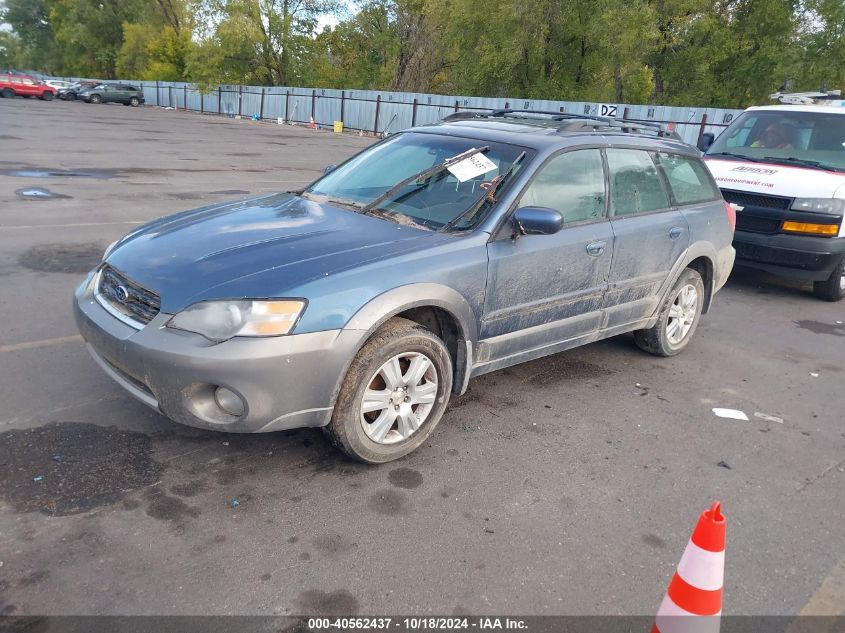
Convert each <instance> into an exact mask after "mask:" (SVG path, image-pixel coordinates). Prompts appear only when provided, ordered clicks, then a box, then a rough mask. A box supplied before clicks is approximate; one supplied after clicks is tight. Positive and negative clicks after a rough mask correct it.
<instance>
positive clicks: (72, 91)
mask: <svg viewBox="0 0 845 633" xmlns="http://www.w3.org/2000/svg"><path fill="white" fill-rule="evenodd" d="M99 83H100V82H99V81H91V80H84V81H77V82H74V83H72V84H71V85H70V86H69V87H68V89H67V90H66V91H65V92H64V93H60V94H59V95H58V97H59V98H60V99H64V100H65V101H75V100H76V96H77V95H78V94H79V93H80V92H81V91H82V90H86V89H88V88H92V87H94V86H96V85H97V84H99Z"/></svg>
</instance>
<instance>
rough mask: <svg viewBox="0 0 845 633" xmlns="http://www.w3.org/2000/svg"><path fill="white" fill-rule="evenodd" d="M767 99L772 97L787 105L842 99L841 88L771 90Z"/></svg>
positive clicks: (821, 102) (817, 103) (822, 102)
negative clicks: (795, 90)
mask: <svg viewBox="0 0 845 633" xmlns="http://www.w3.org/2000/svg"><path fill="white" fill-rule="evenodd" d="M769 99H774V100H775V101H778V102H780V103H784V104H787V105H820V104H821V105H823V104H825V103H827V102H830V101H834V100H837V101H838V100H841V99H842V91H841V90H825V89H822V90H819V91H818V92H780V91H778V92H773V93H772V94H770V95H769Z"/></svg>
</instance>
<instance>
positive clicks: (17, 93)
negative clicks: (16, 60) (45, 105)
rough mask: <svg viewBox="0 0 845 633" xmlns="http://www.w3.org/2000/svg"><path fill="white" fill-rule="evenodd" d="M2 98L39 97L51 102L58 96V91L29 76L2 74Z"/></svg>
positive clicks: (0, 91) (0, 93) (0, 79)
mask: <svg viewBox="0 0 845 633" xmlns="http://www.w3.org/2000/svg"><path fill="white" fill-rule="evenodd" d="M0 96H2V97H4V98H7V99H10V98H12V97H38V98H39V99H43V100H44V101H50V100H52V99H53V97H55V96H56V89H55V88H53V87H52V86H48V85H47V84H45V83H43V82H41V81H40V80H38V79H36V78H35V77H31V76H29V75H21V74H18V73H2V74H0Z"/></svg>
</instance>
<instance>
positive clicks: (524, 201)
mask: <svg viewBox="0 0 845 633" xmlns="http://www.w3.org/2000/svg"><path fill="white" fill-rule="evenodd" d="M519 204H520V206H522V207H548V208H550V209H554V210H555V211H560V213H561V215H562V216H563V221H564V224H572V223H574V222H583V221H585V220H596V219H598V218H601V217H604V167H603V166H602V161H601V151H600V150H598V149H582V150H575V151H572V152H567V153H565V154H560V155H558V156H555V157H554V158H552V159H551V160H550V161H549V162H548V163H546V164H545V165H544V166H543V167H541V168H540V171H539V173H538V174H537V176H536V177H535V178H534V180H533V181H532V182H531V184H530V185H528V188H527V189H526V190H525V193H524V194H522V198H521V199H520V201H519Z"/></svg>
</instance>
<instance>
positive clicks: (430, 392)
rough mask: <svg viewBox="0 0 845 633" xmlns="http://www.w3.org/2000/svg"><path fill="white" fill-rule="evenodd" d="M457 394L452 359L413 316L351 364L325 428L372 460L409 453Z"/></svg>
mask: <svg viewBox="0 0 845 633" xmlns="http://www.w3.org/2000/svg"><path fill="white" fill-rule="evenodd" d="M451 392H452V360H451V357H450V356H449V351H448V350H447V349H446V346H445V345H444V344H443V341H441V340H440V339H439V338H438V337H437V336H435V335H434V334H433V333H432V332H431V331H429V330H427V329H425V328H424V327H422V326H421V325H418V324H417V323H414V322H413V321H408V320H407V319H401V318H395V319H391V320H390V321H388V322H387V323H385V324H384V325H383V326H382V327H381V328H380V329H379V330H378V331H377V332H376V333H375V334H374V335H373V336H372V337H371V338H370V340H369V341H367V342H366V343H365V344H364V346H363V347H362V348H361V350H360V351H359V352H358V354H357V355H356V356H355V358H354V359H353V361H352V364H351V365H350V367H349V371H348V372H347V373H346V377H345V378H344V381H343V385H342V386H341V389H340V394H339V395H338V398H337V402H336V403H335V407H334V413H333V414H332V420H331V422H330V423H329V425H328V426H327V427H325V429H324V430H325V432H326V434H327V435H328V437H329V438H330V439H331V441H332V442H333V443H334V444H335V446H337V447H338V448H340V449H341V450H342V451H343V452H345V453H346V454H347V455H349V456H351V457H354V458H355V459H358V460H360V461H362V462H366V463H369V464H382V463H384V462H389V461H393V460H394V459H399V458H400V457H404V456H405V455H407V454H408V453H410V452H411V451H413V450H414V449H416V448H417V447H419V446H420V445H421V444H422V443H423V442H425V440H426V439H427V438H428V436H429V435H430V434H431V433H432V431H434V428H435V427H436V426H437V423H438V422H439V421H440V418H441V417H442V416H443V412H444V411H445V410H446V405H447V404H448V402H449V394H450V393H451Z"/></svg>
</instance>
